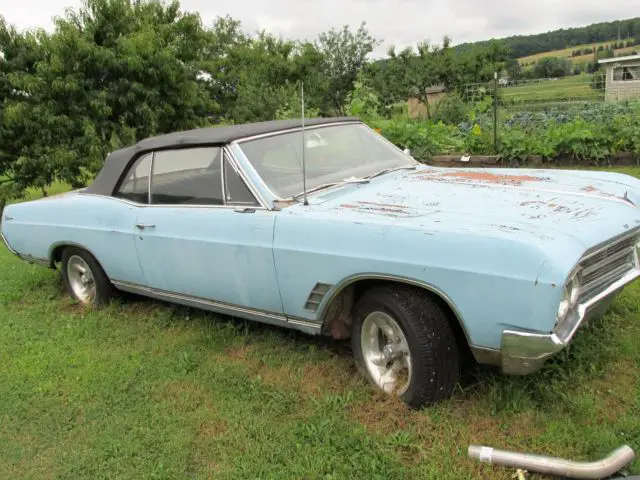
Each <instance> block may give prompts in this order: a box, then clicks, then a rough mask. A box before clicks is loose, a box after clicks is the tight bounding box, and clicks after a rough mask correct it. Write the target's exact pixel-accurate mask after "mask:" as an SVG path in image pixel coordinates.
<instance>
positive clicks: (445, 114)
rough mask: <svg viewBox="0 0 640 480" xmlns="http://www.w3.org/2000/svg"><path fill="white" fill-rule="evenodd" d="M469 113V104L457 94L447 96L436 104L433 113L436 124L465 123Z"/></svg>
mask: <svg viewBox="0 0 640 480" xmlns="http://www.w3.org/2000/svg"><path fill="white" fill-rule="evenodd" d="M468 113H469V106H468V104H467V103H466V102H465V101H464V100H463V99H462V98H461V97H460V95H459V94H457V93H452V94H449V95H447V96H445V97H444V98H443V99H442V100H440V102H438V103H437V104H436V107H435V109H434V112H433V120H434V121H435V122H443V123H449V124H458V123H461V122H463V121H464V120H465V119H466V118H467V115H468Z"/></svg>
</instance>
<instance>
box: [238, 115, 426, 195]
mask: <svg viewBox="0 0 640 480" xmlns="http://www.w3.org/2000/svg"><path fill="white" fill-rule="evenodd" d="M341 125H362V126H364V127H366V128H367V129H368V130H370V131H371V132H372V133H374V134H375V135H379V136H380V138H381V139H382V140H383V141H384V142H385V143H387V144H388V145H390V146H391V147H393V148H394V149H396V150H397V151H398V153H400V154H402V155H404V156H406V157H407V159H408V160H412V161H413V162H415V165H416V166H417V165H419V164H420V162H418V161H417V160H415V159H414V158H413V157H411V156H410V155H407V154H406V153H405V152H404V151H403V150H402V149H400V148H398V147H397V146H396V145H394V144H393V143H392V142H390V141H389V140H387V139H386V138H385V137H384V136H382V135H380V134H379V133H378V132H376V131H375V130H374V129H372V128H371V127H369V126H368V125H367V124H366V123H364V122H362V121H359V120H353V121H345V122H336V123H323V124H320V125H314V126H312V127H305V131H310V130H319V129H322V128H328V127H336V126H341ZM300 131H302V125H300V127H296V128H291V129H287V130H281V131H278V132H269V133H263V134H261V135H253V136H250V137H244V138H239V139H237V140H234V141H233V142H231V143H229V144H228V145H227V148H228V150H229V151H230V152H232V154H233V156H234V157H235V159H236V162H237V163H238V164H239V166H240V168H241V170H243V171H244V173H245V174H246V176H247V177H248V179H251V182H250V183H252V184H253V185H254V186H255V187H256V189H259V190H260V191H261V192H262V193H263V198H264V199H265V201H266V200H267V199H269V200H270V202H268V203H270V204H271V205H273V204H274V203H275V202H297V200H296V197H298V196H300V195H301V194H302V192H300V193H299V194H297V195H292V196H289V197H281V196H279V195H277V194H276V193H275V192H274V191H273V190H272V189H271V188H270V187H269V185H267V183H266V182H265V181H264V179H263V178H262V176H261V175H260V174H259V173H258V171H257V170H256V169H255V167H254V166H253V164H252V163H251V160H249V158H248V157H247V156H246V154H245V153H244V150H243V149H242V146H241V145H242V143H244V142H247V141H250V140H257V139H261V138H268V137H275V136H278V135H286V134H289V133H295V132H300ZM409 166H411V164H407V167H409ZM359 180H362V179H359ZM349 183H353V182H336V184H335V185H333V186H330V187H327V189H334V188H339V187H343V186H344V185H348V184H349ZM327 189H320V190H322V191H324V190H327ZM312 190H313V188H310V189H308V191H312ZM320 190H318V191H320Z"/></svg>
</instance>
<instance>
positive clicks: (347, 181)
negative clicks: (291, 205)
mask: <svg viewBox="0 0 640 480" xmlns="http://www.w3.org/2000/svg"><path fill="white" fill-rule="evenodd" d="M350 183H369V177H362V178H355V177H351V178H346V179H344V180H342V181H341V182H332V183H323V184H322V185H318V186H317V187H313V188H311V189H309V190H307V193H313V192H317V191H318V190H324V189H325V188H330V187H335V186H338V185H349V184H350ZM303 195H304V192H300V193H296V194H295V195H294V196H293V197H291V198H293V199H294V200H297V199H298V198H300V197H301V196H303Z"/></svg>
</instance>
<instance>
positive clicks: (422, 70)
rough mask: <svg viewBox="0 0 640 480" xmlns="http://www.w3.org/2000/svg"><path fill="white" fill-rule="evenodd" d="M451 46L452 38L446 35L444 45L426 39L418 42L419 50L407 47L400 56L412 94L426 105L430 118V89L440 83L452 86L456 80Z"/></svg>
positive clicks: (448, 86)
mask: <svg viewBox="0 0 640 480" xmlns="http://www.w3.org/2000/svg"><path fill="white" fill-rule="evenodd" d="M450 46H451V38H449V37H447V36H445V37H443V39H442V45H437V44H431V43H430V42H429V41H428V40H425V41H422V42H420V43H418V45H417V46H416V50H417V51H415V52H414V51H413V50H412V49H405V50H403V51H402V52H401V53H400V55H399V56H398V58H399V61H400V62H402V64H403V67H404V72H405V78H406V84H407V85H408V87H409V89H410V94H411V95H413V96H415V97H416V98H417V99H418V100H419V101H420V103H422V104H423V105H424V106H425V108H426V111H427V117H428V118H430V117H431V105H430V104H429V89H430V88H431V87H434V86H440V85H441V86H443V87H444V88H451V87H453V85H454V84H455V81H456V76H455V68H454V60H453V56H452V54H451V53H452V52H451V48H450Z"/></svg>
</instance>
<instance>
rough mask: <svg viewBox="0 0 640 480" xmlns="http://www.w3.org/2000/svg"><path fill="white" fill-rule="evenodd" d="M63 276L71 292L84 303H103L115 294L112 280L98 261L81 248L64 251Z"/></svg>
mask: <svg viewBox="0 0 640 480" xmlns="http://www.w3.org/2000/svg"><path fill="white" fill-rule="evenodd" d="M62 278H63V280H64V285H65V287H66V288H67V291H68V292H69V294H70V295H71V296H72V297H73V298H74V299H75V300H77V301H78V302H80V303H82V304H83V305H87V306H99V305H103V304H105V303H107V302H108V301H109V299H110V298H111V297H112V296H113V287H112V286H111V282H110V281H109V279H108V278H107V275H106V274H105V273H104V270H102V267H101V266H100V264H99V263H98V261H97V260H96V259H95V258H93V255H91V254H90V253H89V252H87V251H85V250H82V249H80V248H75V247H69V248H66V249H65V250H64V252H62Z"/></svg>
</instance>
